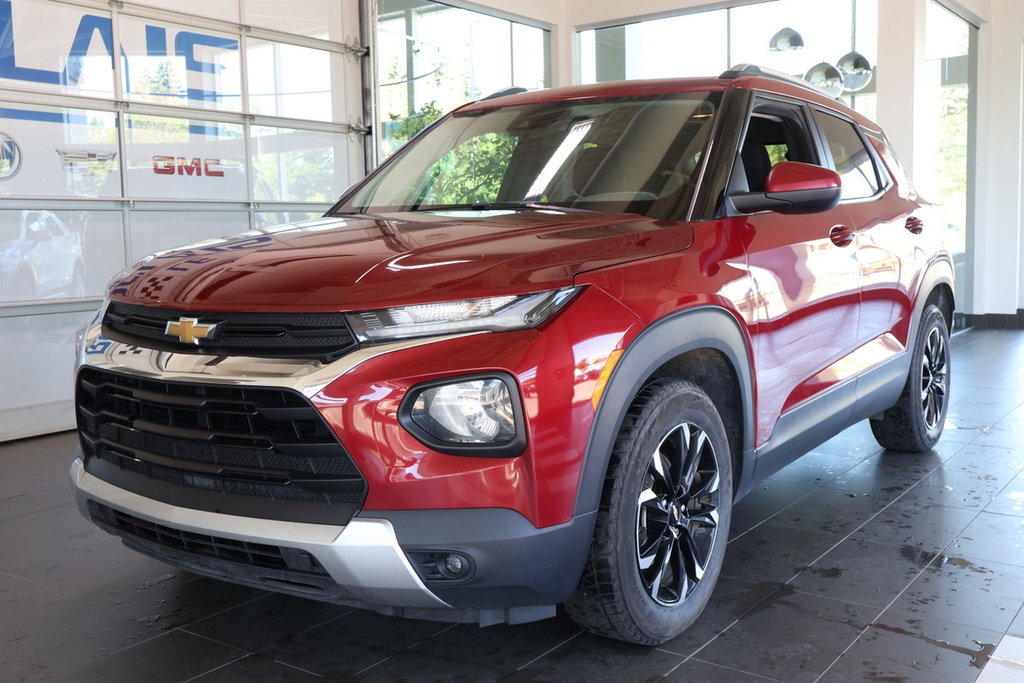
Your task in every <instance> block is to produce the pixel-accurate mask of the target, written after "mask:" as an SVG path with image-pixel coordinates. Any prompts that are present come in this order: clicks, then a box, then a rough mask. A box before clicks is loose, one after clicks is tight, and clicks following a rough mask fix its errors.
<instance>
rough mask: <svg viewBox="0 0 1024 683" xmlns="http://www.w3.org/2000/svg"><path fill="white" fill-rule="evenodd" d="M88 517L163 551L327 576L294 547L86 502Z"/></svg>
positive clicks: (315, 560)
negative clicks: (199, 531) (202, 531)
mask: <svg viewBox="0 0 1024 683" xmlns="http://www.w3.org/2000/svg"><path fill="white" fill-rule="evenodd" d="M89 516H90V517H91V518H92V519H93V521H95V522H96V523H97V524H98V525H100V526H101V527H103V528H104V529H105V530H106V531H109V532H110V533H113V534H116V535H118V536H122V537H131V538H136V539H140V540H143V541H149V542H151V543H155V544H157V545H159V546H161V547H163V548H169V549H172V550H178V551H183V552H186V553H188V554H190V555H198V556H201V557H210V558H216V559H218V560H226V561H228V562H237V563H241V564H246V565H250V566H253V567H263V568H266V569H276V570H281V571H293V572H304V573H309V574H316V575H321V576H327V570H326V569H324V568H323V565H321V564H320V562H319V561H318V560H317V559H316V558H315V557H313V556H312V555H310V554H309V553H307V552H306V551H305V550H299V549H298V548H283V547H280V546H276V545H265V544H262V543H249V542H247V541H236V540H234V539H230V538H220V537H218V536H208V535H206V534H197V533H193V532H190V531H182V530H180V529H172V528H171V527H167V526H163V525H161V524H156V523H154V522H150V521H148V520H145V519H142V518H140V517H135V516H133V515H129V514H127V513H125V512H121V511H120V510H115V509H113V508H110V507H107V506H106V505H101V504H99V503H96V502H95V501H89Z"/></svg>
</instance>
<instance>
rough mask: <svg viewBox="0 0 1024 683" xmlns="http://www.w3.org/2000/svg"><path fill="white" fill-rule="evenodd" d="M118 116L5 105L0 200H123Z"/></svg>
mask: <svg viewBox="0 0 1024 683" xmlns="http://www.w3.org/2000/svg"><path fill="white" fill-rule="evenodd" d="M119 161H120V160H119V159H118V158H117V115H116V114H114V113H113V112H101V111H91V110H87V109H63V108H57V107H37V106H27V105H23V104H15V103H0V196H5V197H10V196H29V197H32V196H51V197H66V196H70V197H119V196H121V177H120V175H119V174H118V165H119Z"/></svg>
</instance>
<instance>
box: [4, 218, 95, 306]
mask: <svg viewBox="0 0 1024 683" xmlns="http://www.w3.org/2000/svg"><path fill="white" fill-rule="evenodd" d="M84 295H85V262H84V260H83V258H82V240H81V237H80V236H79V235H78V233H76V232H74V231H72V230H69V229H68V228H67V226H65V225H64V223H63V222H62V221H61V220H60V219H59V218H57V216H56V215H55V214H54V213H53V212H51V211H36V210H25V211H21V212H20V214H19V215H18V219H17V222H11V221H0V299H4V300H7V301H31V300H33V299H49V298H54V297H58V296H68V297H81V296H84Z"/></svg>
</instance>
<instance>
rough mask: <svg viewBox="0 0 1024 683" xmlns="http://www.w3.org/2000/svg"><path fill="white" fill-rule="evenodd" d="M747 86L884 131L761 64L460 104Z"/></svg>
mask: <svg viewBox="0 0 1024 683" xmlns="http://www.w3.org/2000/svg"><path fill="white" fill-rule="evenodd" d="M730 88H745V89H748V90H757V91H761V92H767V93H774V94H778V95H785V96H788V97H792V98H795V99H799V100H803V101H805V102H811V103H813V104H815V105H818V106H819V107H823V108H826V109H831V110H833V111H836V112H838V113H841V114H843V115H845V116H847V117H848V118H851V119H853V120H854V121H856V122H857V123H858V124H859V125H861V126H862V127H864V128H866V129H867V130H870V131H873V132H876V133H881V129H880V128H879V126H878V125H877V124H876V123H874V122H873V121H871V120H870V119H868V118H867V117H865V116H863V115H862V114H860V113H858V112H857V111H855V110H853V109H852V108H850V107H849V106H847V105H846V104H844V103H843V102H842V101H840V100H837V99H835V98H834V97H832V96H830V95H829V94H828V93H826V92H825V91H823V90H819V89H818V88H817V87H815V86H814V85H812V84H810V83H806V82H802V81H800V80H799V79H797V78H794V77H789V76H785V75H783V74H775V73H774V72H770V71H767V70H762V69H758V68H757V67H746V69H743V68H733V69H731V70H729V71H726V72H725V73H723V74H722V75H721V76H719V77H717V78H659V79H645V80H631V81H612V82H607V83H595V84H590V85H570V86H565V87H561V88H548V89H545V90H528V91H525V92H515V93H513V94H508V95H503V94H500V93H499V94H498V95H496V96H492V97H488V98H485V99H482V100H477V101H475V102H470V103H469V104H466V105H463V106H462V107H459V108H458V109H457V110H456V111H458V112H472V111H483V110H487V109H496V108H501V107H511V106H518V105H525V104H543V103H547V102H563V101H570V100H588V99H602V98H615V97H631V96H644V95H664V94H670V93H686V92H714V91H724V90H728V89H730Z"/></svg>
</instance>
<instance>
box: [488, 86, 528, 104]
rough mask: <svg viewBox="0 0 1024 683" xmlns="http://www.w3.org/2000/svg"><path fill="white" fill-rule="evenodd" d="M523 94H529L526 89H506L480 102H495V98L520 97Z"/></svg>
mask: <svg viewBox="0 0 1024 683" xmlns="http://www.w3.org/2000/svg"><path fill="white" fill-rule="evenodd" d="M521 92H527V89H526V88H516V87H513V88H505V89H503V90H499V91H498V92H492V93H491V94H490V95H488V96H487V97H481V98H480V99H479V100H478V101H479V102H483V101H484V100H493V99H494V98H495V97H504V96H505V95H518V94H519V93H521Z"/></svg>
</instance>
